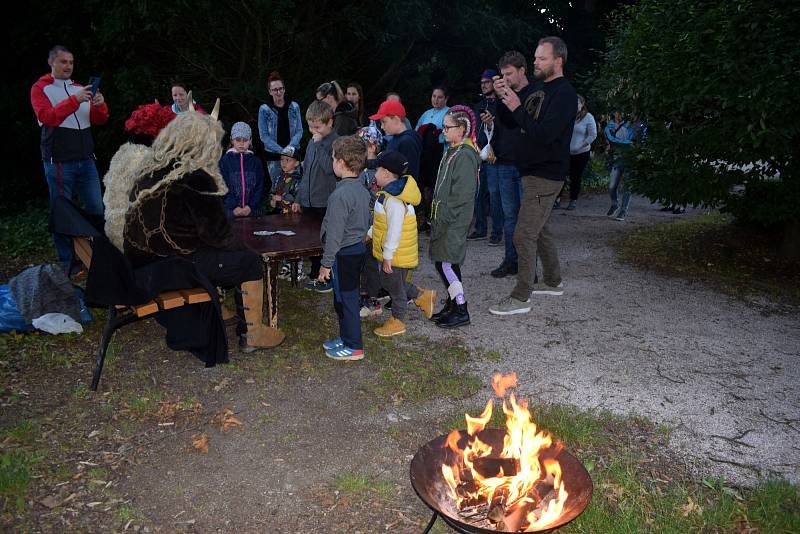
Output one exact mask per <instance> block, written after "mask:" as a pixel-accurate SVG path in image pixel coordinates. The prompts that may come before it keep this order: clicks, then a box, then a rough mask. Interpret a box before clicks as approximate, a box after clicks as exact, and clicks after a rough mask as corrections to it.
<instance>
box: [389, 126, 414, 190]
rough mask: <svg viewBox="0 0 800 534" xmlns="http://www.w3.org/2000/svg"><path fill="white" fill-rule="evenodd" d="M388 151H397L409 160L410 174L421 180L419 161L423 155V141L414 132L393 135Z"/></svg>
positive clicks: (408, 131)
mask: <svg viewBox="0 0 800 534" xmlns="http://www.w3.org/2000/svg"><path fill="white" fill-rule="evenodd" d="M386 150H397V151H398V152H400V153H401V154H402V155H404V156H405V157H406V158H408V174H410V175H411V176H413V177H414V179H415V180H419V160H420V156H421V155H422V139H421V138H420V136H419V134H418V133H417V132H415V131H414V130H406V131H404V132H403V133H399V134H397V135H393V136H392V139H391V140H390V141H389V143H388V144H387V145H386Z"/></svg>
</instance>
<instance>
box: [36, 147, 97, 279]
mask: <svg viewBox="0 0 800 534" xmlns="http://www.w3.org/2000/svg"><path fill="white" fill-rule="evenodd" d="M43 164H44V176H45V179H47V188H48V189H49V191H50V204H51V205H52V203H53V201H54V200H55V199H56V198H57V197H58V196H60V195H63V196H65V197H67V198H68V199H70V200H72V198H73V195H76V194H77V195H78V198H80V200H81V201H82V202H83V206H84V208H85V209H86V211H87V212H88V213H92V214H95V215H102V214H103V211H104V209H103V195H102V194H101V193H100V177H99V176H98V174H97V167H95V165H94V160H93V159H81V160H74V161H63V162H54V163H50V162H47V161H44V162H43ZM53 244H54V245H55V248H56V253H57V254H58V259H59V261H60V262H61V263H62V264H63V265H64V266H65V267H66V268H67V269H69V267H70V265H71V263H72V258H73V251H72V239H71V238H69V237H67V236H64V235H61V234H53Z"/></svg>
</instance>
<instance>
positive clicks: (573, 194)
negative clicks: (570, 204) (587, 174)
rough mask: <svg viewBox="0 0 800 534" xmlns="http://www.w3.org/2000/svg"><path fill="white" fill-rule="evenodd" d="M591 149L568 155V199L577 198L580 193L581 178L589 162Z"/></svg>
mask: <svg viewBox="0 0 800 534" xmlns="http://www.w3.org/2000/svg"><path fill="white" fill-rule="evenodd" d="M590 153H591V151H588V152H583V153H581V154H575V155H574V156H570V157H569V199H570V200H578V195H579V194H580V193H581V178H582V177H583V171H584V170H586V165H587V164H588V163H589V154H590Z"/></svg>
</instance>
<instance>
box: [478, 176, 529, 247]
mask: <svg viewBox="0 0 800 534" xmlns="http://www.w3.org/2000/svg"><path fill="white" fill-rule="evenodd" d="M486 181H487V183H488V186H489V195H490V197H491V199H492V200H491V202H492V205H493V206H498V207H499V208H500V211H501V214H500V220H501V221H502V225H503V238H504V240H505V247H506V252H505V258H504V260H503V261H505V262H506V263H516V262H517V249H516V247H515V246H514V230H515V229H516V227H517V216H518V214H519V204H520V199H521V198H522V185H521V181H520V176H519V171H518V170H517V168H516V167H515V166H514V165H500V164H494V165H486ZM494 195H496V197H497V198H498V200H497V201H495V196H494ZM498 228H499V226H498ZM492 230H494V229H492Z"/></svg>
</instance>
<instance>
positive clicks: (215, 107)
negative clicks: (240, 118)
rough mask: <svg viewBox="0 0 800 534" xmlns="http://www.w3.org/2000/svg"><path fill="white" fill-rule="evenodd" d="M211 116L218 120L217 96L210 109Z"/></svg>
mask: <svg viewBox="0 0 800 534" xmlns="http://www.w3.org/2000/svg"><path fill="white" fill-rule="evenodd" d="M211 118H212V119H215V120H219V98H217V102H216V103H215V104H214V109H213V110H212V111H211Z"/></svg>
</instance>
